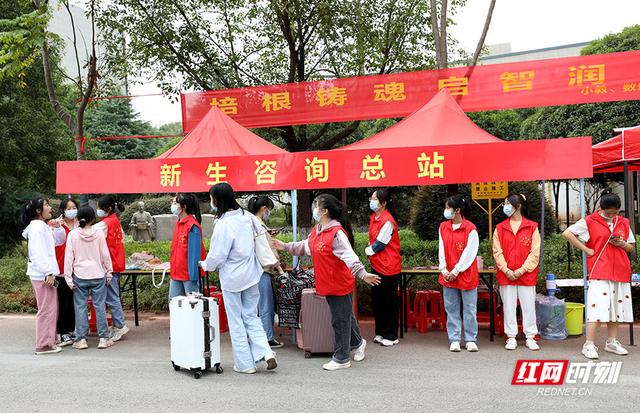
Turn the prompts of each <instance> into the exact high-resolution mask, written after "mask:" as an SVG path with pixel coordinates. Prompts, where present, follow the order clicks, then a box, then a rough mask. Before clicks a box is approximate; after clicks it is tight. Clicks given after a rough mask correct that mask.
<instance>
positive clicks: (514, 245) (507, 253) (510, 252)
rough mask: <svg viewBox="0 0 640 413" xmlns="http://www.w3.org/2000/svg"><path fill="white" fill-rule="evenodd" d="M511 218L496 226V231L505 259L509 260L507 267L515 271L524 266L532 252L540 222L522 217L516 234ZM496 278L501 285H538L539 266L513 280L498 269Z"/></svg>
mask: <svg viewBox="0 0 640 413" xmlns="http://www.w3.org/2000/svg"><path fill="white" fill-rule="evenodd" d="M510 221H511V220H510V219H509V218H507V219H505V220H504V221H502V222H501V223H499V224H498V225H497V226H496V233H497V234H498V239H499V240H500V245H501V246H502V253H503V255H504V259H505V260H506V261H507V267H509V269H510V270H511V271H515V270H517V269H518V268H520V267H522V264H524V262H525V261H526V260H527V257H528V256H529V253H530V252H531V240H532V238H533V234H534V232H535V231H536V230H537V229H538V224H537V223H536V222H533V221H531V220H528V219H526V218H524V217H522V222H521V223H520V228H518V231H517V232H516V233H515V234H514V233H513V231H512V230H511V222H510ZM496 278H497V279H498V283H499V284H500V285H526V286H532V285H536V283H537V282H538V266H536V268H535V269H534V270H533V271H531V272H527V273H524V274H522V276H521V277H520V278H518V279H517V280H515V281H511V280H510V279H508V278H507V276H506V275H505V274H504V273H503V272H502V271H500V270H498V269H496Z"/></svg>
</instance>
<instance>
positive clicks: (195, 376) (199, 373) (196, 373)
mask: <svg viewBox="0 0 640 413" xmlns="http://www.w3.org/2000/svg"><path fill="white" fill-rule="evenodd" d="M193 377H194V378H196V379H199V378H201V377H202V371H201V370H198V371H195V372H193Z"/></svg>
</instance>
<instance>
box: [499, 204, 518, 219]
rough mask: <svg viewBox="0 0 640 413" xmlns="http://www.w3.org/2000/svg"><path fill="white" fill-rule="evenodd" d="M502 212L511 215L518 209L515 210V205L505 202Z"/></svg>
mask: <svg viewBox="0 0 640 413" xmlns="http://www.w3.org/2000/svg"><path fill="white" fill-rule="evenodd" d="M502 212H504V214H505V215H506V216H508V217H510V216H511V215H513V214H514V213H515V212H516V210H515V208H514V207H513V205H511V204H504V205H503V206H502Z"/></svg>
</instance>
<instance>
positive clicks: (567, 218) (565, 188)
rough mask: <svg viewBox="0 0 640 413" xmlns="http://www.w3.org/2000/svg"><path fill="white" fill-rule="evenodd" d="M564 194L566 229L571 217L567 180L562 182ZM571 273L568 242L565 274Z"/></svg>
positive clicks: (568, 245)
mask: <svg viewBox="0 0 640 413" xmlns="http://www.w3.org/2000/svg"><path fill="white" fill-rule="evenodd" d="M564 194H565V198H564V199H565V201H564V202H565V210H566V216H565V219H566V222H567V228H569V225H570V221H569V215H571V210H570V208H569V180H568V179H567V180H566V181H564ZM569 273H571V245H570V244H569V241H567V274H569Z"/></svg>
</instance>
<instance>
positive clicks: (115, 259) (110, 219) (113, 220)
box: [102, 214, 125, 272]
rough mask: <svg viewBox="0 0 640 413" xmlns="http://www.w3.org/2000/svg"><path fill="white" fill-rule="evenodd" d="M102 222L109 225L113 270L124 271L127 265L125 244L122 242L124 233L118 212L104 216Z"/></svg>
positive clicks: (108, 238)
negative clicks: (125, 262) (125, 263)
mask: <svg viewBox="0 0 640 413" xmlns="http://www.w3.org/2000/svg"><path fill="white" fill-rule="evenodd" d="M102 222H104V223H105V224H106V225H107V247H109V255H111V265H113V272H122V271H124V270H125V266H124V244H123V242H122V238H123V234H122V227H121V226H120V220H119V219H118V216H117V215H116V214H111V215H107V216H106V217H104V218H102Z"/></svg>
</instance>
